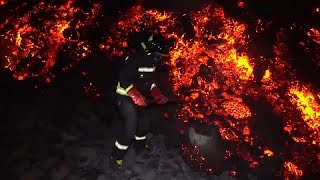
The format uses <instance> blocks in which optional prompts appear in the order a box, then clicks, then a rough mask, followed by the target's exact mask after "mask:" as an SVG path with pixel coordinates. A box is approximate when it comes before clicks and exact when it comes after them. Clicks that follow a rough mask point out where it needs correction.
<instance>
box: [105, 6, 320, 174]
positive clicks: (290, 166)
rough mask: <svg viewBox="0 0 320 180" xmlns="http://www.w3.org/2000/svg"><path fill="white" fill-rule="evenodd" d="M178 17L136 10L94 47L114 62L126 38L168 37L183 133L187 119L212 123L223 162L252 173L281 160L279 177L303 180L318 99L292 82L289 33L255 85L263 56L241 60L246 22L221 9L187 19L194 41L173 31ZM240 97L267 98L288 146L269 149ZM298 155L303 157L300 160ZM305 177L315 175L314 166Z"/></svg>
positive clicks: (189, 151) (314, 154) (318, 149)
mask: <svg viewBox="0 0 320 180" xmlns="http://www.w3.org/2000/svg"><path fill="white" fill-rule="evenodd" d="M238 6H239V7H241V8H243V7H244V6H245V4H244V3H242V2H239V3H238ZM182 16H187V15H182V14H178V13H170V12H160V11H156V10H144V9H143V7H142V6H139V5H137V6H134V7H132V8H131V9H130V10H129V11H128V12H127V13H126V14H125V15H123V16H122V17H121V18H120V19H119V21H118V23H117V24H115V26H114V27H113V29H112V30H111V37H112V38H109V39H107V41H106V43H105V44H102V45H100V47H101V49H103V50H107V51H108V52H110V54H111V55H113V56H122V55H124V52H125V51H127V50H128V43H129V42H128V37H129V35H130V34H131V33H133V32H136V31H137V32H139V31H143V30H149V31H151V32H161V33H162V34H163V35H165V36H166V37H168V38H174V40H175V45H174V47H173V48H172V49H171V52H170V55H171V59H170V62H169V63H168V64H169V65H170V66H171V72H170V73H171V81H172V84H173V91H174V92H175V93H176V94H177V95H180V96H181V97H183V98H184V99H185V100H186V103H185V104H183V105H181V107H180V108H179V109H178V110H177V112H178V117H179V120H181V121H183V122H184V123H185V127H182V129H181V132H182V133H185V131H186V129H184V128H187V127H188V122H189V119H196V120H198V121H202V122H205V123H207V124H215V125H216V126H218V127H219V131H220V133H221V135H222V138H223V139H224V140H225V141H228V142H230V143H231V144H233V145H232V147H230V148H228V149H227V155H226V159H228V158H230V157H232V156H240V157H242V158H243V159H244V160H245V161H247V162H248V164H249V167H250V168H257V167H259V166H261V161H263V160H265V159H266V158H279V159H282V160H284V161H283V162H282V163H283V164H282V167H284V171H283V172H278V173H277V174H278V175H282V176H283V177H284V178H289V177H291V178H299V177H301V176H302V175H303V172H304V170H305V169H304V168H305V166H307V165H308V163H309V162H310V161H312V160H313V161H316V162H317V163H315V164H319V158H318V157H319V153H320V144H319V136H320V134H319V121H320V120H319V113H320V109H319V98H318V97H317V96H316V90H312V89H313V88H312V86H308V85H305V84H303V83H301V82H299V81H298V80H297V79H296V78H295V75H294V73H293V72H294V71H293V70H292V68H291V67H290V65H289V57H287V54H288V51H287V42H286V35H285V34H286V31H287V30H286V29H282V31H281V32H279V33H278V34H277V39H278V40H277V43H276V44H275V45H274V54H275V57H274V59H273V60H272V61H270V63H269V66H268V68H267V69H265V73H264V76H263V77H262V79H261V83H262V85H261V86H259V85H257V84H256V80H254V73H253V72H254V71H255V65H256V63H259V62H256V61H255V58H263V57H252V58H250V57H248V55H247V54H246V49H247V46H248V45H247V43H246V42H249V41H250V37H249V36H247V35H246V34H245V32H246V29H247V25H246V24H242V23H240V22H237V21H235V20H233V19H231V18H229V17H227V16H226V15H225V14H224V10H223V8H221V7H219V6H216V5H211V6H207V7H205V8H203V9H202V10H200V11H198V12H192V13H190V14H189V15H188V16H189V17H190V21H191V23H192V26H193V30H194V32H195V35H194V37H193V38H192V39H186V38H185V36H186V32H183V27H179V25H177V24H179V23H177V21H178V19H179V18H180V17H182ZM262 28H263V27H262ZM288 29H290V28H288ZM181 31H182V32H181ZM308 35H309V36H312V37H313V38H314V40H315V42H317V38H315V37H317V31H315V30H313V29H311V30H310V32H309V34H308ZM119 42H120V43H119ZM307 87H308V88H307ZM244 97H250V98H252V99H256V100H259V99H266V101H267V102H268V103H269V104H270V105H272V107H273V112H274V113H275V114H278V115H280V116H281V117H282V118H283V122H280V124H282V123H284V127H283V132H282V133H283V134H286V133H287V134H288V135H289V136H290V137H291V140H292V142H291V143H290V146H288V145H286V147H283V149H284V150H283V151H280V152H279V151H275V150H273V149H271V148H270V147H268V146H269V145H268V144H267V143H264V142H263V139H262V138H261V137H259V136H258V135H257V134H255V132H254V131H252V129H251V125H252V123H253V122H254V119H255V118H256V117H255V114H256V112H255V110H254V108H252V107H250V104H248V103H247V102H245V100H244ZM297 132H299V133H297ZM275 141H276V140H275ZM289 141H290V140H289ZM244 143H246V144H248V145H249V146H251V147H255V149H258V151H259V152H258V155H257V154H256V153H257V152H256V153H255V154H253V153H252V151H250V150H246V149H241V148H240V145H243V144H244ZM301 143H303V146H304V148H301V145H300V144H301ZM284 146H285V145H284ZM181 148H182V152H183V153H184V156H185V157H187V159H188V160H189V161H188V162H189V163H191V165H192V166H194V167H197V168H198V169H200V170H203V171H207V172H214V171H215V169H214V168H215V167H211V166H206V163H205V162H206V158H205V157H203V156H202V155H201V153H200V152H199V149H198V148H197V147H194V146H191V147H190V146H188V145H187V144H182V146H181ZM259 153H260V154H259ZM299 154H307V155H305V156H303V157H302V156H300V155H299ZM308 171H309V172H312V171H314V172H316V171H317V168H316V165H315V166H313V167H312V168H311V169H308ZM232 172H234V173H233V174H237V173H236V172H235V171H232ZM275 173H276V172H275Z"/></svg>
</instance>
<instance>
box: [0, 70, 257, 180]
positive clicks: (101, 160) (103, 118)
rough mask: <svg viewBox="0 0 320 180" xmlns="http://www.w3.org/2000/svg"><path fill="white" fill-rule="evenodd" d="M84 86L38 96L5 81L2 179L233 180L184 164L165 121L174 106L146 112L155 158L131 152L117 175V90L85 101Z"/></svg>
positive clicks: (64, 85)
mask: <svg viewBox="0 0 320 180" xmlns="http://www.w3.org/2000/svg"><path fill="white" fill-rule="evenodd" d="M81 82H82V80H81V79H80V78H79V77H77V76H76V75H75V76H73V75H70V76H64V78H63V81H59V80H57V82H56V84H55V85H53V86H52V87H49V88H47V90H46V91H45V92H41V93H40V92H38V91H35V90H32V89H33V88H32V86H31V85H30V83H25V82H12V81H10V80H9V79H8V81H5V80H4V79H3V82H2V83H3V84H5V85H6V86H5V87H4V88H3V89H2V100H1V102H2V103H1V109H2V110H1V111H2V118H1V119H2V125H1V139H2V140H1V147H2V148H1V149H0V152H1V162H2V163H1V173H0V176H1V177H0V179H3V180H15V179H17V180H38V179H42V180H62V179H63V180H106V179H146V180H149V179H234V178H233V177H231V176H230V175H229V172H228V171H225V172H222V173H221V174H218V175H208V174H205V173H199V172H194V171H193V170H192V169H191V168H190V167H189V166H188V165H187V164H186V163H185V162H184V160H183V159H182V157H181V155H180V148H179V137H178V133H177V132H176V127H175V125H176V123H174V119H166V118H165V117H164V116H163V113H164V112H168V113H170V114H174V110H175V105H174V104H171V105H166V106H162V107H157V106H154V107H150V108H149V109H148V110H147V116H149V117H150V120H151V122H152V124H151V133H149V134H148V136H149V138H150V140H151V142H152V143H153V145H154V151H153V153H151V154H146V153H143V154H140V155H139V156H136V154H135V152H134V150H132V149H130V150H129V152H128V154H127V156H126V158H125V165H124V168H123V169H122V170H119V171H113V170H112V169H110V168H109V166H108V158H109V155H110V152H111V149H112V146H113V143H114V133H115V131H116V128H115V127H116V126H117V122H119V118H118V117H117V113H116V110H115V107H114V105H113V103H112V102H113V101H112V94H114V93H113V92H112V90H113V88H111V87H110V88H108V89H107V90H106V92H104V93H103V95H102V97H100V98H92V97H86V96H85V95H83V94H82V92H83V91H81V90H82V88H81ZM9 85H10V86H9ZM4 117H6V118H4ZM250 177H251V176H250Z"/></svg>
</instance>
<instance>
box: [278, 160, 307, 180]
mask: <svg viewBox="0 0 320 180" xmlns="http://www.w3.org/2000/svg"><path fill="white" fill-rule="evenodd" d="M283 167H284V169H285V172H284V175H285V179H286V180H290V179H293V178H294V179H297V178H299V177H301V176H302V175H303V171H302V170H300V169H299V168H298V166H296V165H295V164H293V163H292V162H285V163H284V164H283Z"/></svg>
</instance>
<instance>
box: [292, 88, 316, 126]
mask: <svg viewBox="0 0 320 180" xmlns="http://www.w3.org/2000/svg"><path fill="white" fill-rule="evenodd" d="M290 96H291V102H292V103H293V104H294V105H296V106H297V109H299V110H300V111H301V114H302V118H303V120H304V121H305V122H306V124H307V125H308V126H309V127H310V128H312V129H313V130H315V131H318V132H319V127H320V105H319V102H317V100H316V98H315V95H313V94H312V93H311V92H310V91H309V90H308V89H307V88H306V87H302V88H297V87H292V88H290Z"/></svg>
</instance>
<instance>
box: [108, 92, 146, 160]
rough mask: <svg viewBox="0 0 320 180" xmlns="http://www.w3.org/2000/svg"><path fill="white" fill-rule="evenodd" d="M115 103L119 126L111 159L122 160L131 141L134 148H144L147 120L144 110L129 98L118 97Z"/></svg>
mask: <svg viewBox="0 0 320 180" xmlns="http://www.w3.org/2000/svg"><path fill="white" fill-rule="evenodd" d="M117 102H118V110H119V114H120V119H121V125H119V126H118V128H117V136H116V142H115V145H114V148H113V151H112V157H114V158H115V159H117V160H122V159H123V158H124V156H125V154H126V152H127V150H128V148H129V146H130V144H131V143H132V140H135V142H134V144H135V148H142V147H144V146H145V144H146V134H147V131H148V128H149V120H148V119H147V117H146V116H145V112H144V111H145V108H143V107H138V106H137V105H136V104H134V102H133V101H132V99H131V98H130V97H128V96H121V95H118V100H117Z"/></svg>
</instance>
